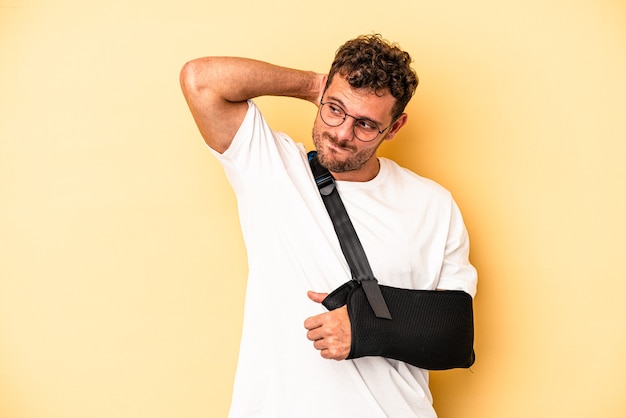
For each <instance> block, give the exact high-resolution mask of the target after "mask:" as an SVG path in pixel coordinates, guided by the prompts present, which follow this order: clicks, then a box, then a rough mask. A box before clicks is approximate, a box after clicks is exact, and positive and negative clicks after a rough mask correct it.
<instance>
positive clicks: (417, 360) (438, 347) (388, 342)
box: [308, 151, 475, 370]
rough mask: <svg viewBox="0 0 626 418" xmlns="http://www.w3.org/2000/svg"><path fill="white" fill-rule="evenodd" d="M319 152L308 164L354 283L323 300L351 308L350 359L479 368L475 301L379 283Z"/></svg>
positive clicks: (311, 154) (331, 306) (464, 296)
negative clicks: (374, 358) (367, 357)
mask: <svg viewBox="0 0 626 418" xmlns="http://www.w3.org/2000/svg"><path fill="white" fill-rule="evenodd" d="M316 155H317V154H316V152H315V151H311V152H309V154H308V156H309V164H310V166H311V171H312V172H313V177H314V178H315V182H316V184H317V187H318V189H319V191H320V194H321V196H322V201H323V202H324V206H325V207H326V210H327V211H328V214H329V215H330V218H331V220H332V223H333V227H334V228H335V232H336V233H337V237H338V238H339V244H340V246H341V250H342V252H343V254H344V256H345V257H346V260H347V262H348V265H349V267H350V271H351V275H352V279H351V280H349V281H348V282H346V283H344V284H343V285H341V286H340V287H338V288H337V289H335V290H334V291H333V292H331V293H330V294H329V295H328V296H327V297H326V299H324V301H323V302H322V303H323V305H324V306H325V307H326V308H327V309H329V310H334V309H337V308H339V307H341V306H343V305H347V309H348V316H349V318H350V327H351V332H352V343H351V348H350V354H349V355H348V359H354V358H359V357H365V356H380V357H386V358H391V359H395V360H400V361H403V362H406V363H409V364H412V365H414V366H416V367H420V368H422V369H428V370H446V369H453V368H468V367H470V366H471V365H472V364H474V360H475V355H474V314H473V309H472V297H471V296H470V295H469V294H468V293H466V292H463V291H461V290H443V291H439V290H413V289H400V288H396V287H390V286H384V285H379V284H378V281H377V280H376V278H375V277H374V275H373V273H372V270H371V268H370V265H369V262H368V261H367V257H366V255H365V252H364V250H363V247H362V246H361V242H360V240H359V237H358V236H357V234H356V231H355V230H354V226H353V225H352V222H351V221H350V218H349V217H348V213H347V212H346V209H345V207H344V205H343V202H342V201H341V197H340V196H339V192H338V191H337V188H336V186H335V180H334V178H333V177H332V175H331V174H330V172H329V171H328V170H327V169H325V168H324V167H322V165H321V164H320V163H319V161H318V160H317V157H316Z"/></svg>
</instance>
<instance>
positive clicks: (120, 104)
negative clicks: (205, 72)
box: [0, 0, 626, 418]
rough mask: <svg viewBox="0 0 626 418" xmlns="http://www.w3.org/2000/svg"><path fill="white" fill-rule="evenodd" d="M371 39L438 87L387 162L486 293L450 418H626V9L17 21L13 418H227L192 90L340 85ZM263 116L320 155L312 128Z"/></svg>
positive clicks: (67, 14)
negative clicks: (443, 207) (337, 57)
mask: <svg viewBox="0 0 626 418" xmlns="http://www.w3.org/2000/svg"><path fill="white" fill-rule="evenodd" d="M372 32H379V33H381V34H383V36H384V37H386V38H389V39H391V40H395V41H397V42H399V43H400V45H401V46H402V47H403V48H405V49H407V50H408V51H410V52H411V54H412V55H413V57H414V59H415V67H416V69H417V71H418V74H419V76H420V86H419V88H418V91H417V94H416V96H415V98H414V99H413V101H412V102H411V104H410V105H409V107H408V109H407V110H408V113H409V115H410V116H409V123H408V125H407V126H406V127H405V128H404V129H403V131H402V132H401V134H400V135H399V136H398V137H397V138H396V139H394V140H393V141H391V142H390V143H388V144H386V145H384V147H383V148H382V152H383V154H384V155H387V156H390V157H393V158H395V159H397V160H398V161H399V162H401V163H402V164H404V165H406V166H408V167H409V168H411V169H413V170H415V171H416V172H418V173H420V174H422V175H424V176H427V177H430V178H433V179H434V180H436V181H438V182H440V183H441V184H442V185H444V186H445V187H447V188H448V189H450V190H451V191H452V192H453V194H454V196H455V197H456V200H457V201H458V203H459V206H460V207H461V209H462V211H463V214H464V217H465V220H466V223H467V226H468V229H469V232H470V235H471V239H472V253H471V258H472V261H473V263H474V264H475V265H476V267H477V268H478V270H479V293H478V296H477V298H476V301H475V310H476V352H477V356H478V357H477V358H478V359H477V362H476V364H475V366H474V367H473V368H472V369H471V370H455V371H446V372H436V373H432V375H431V376H432V382H431V383H432V388H433V393H434V396H435V406H436V408H437V410H438V411H439V414H440V416H441V417H442V418H517V417H520V418H521V417H524V418H526V417H568V418H571V417H585V418H587V417H611V418H613V417H614V418H618V417H623V416H626V401H625V400H624V388H625V387H626V377H624V376H625V374H626V360H625V356H624V354H625V353H626V309H625V306H626V304H625V303H624V300H623V299H624V295H625V294H626V280H625V279H626V274H625V272H624V271H625V268H624V266H625V263H624V259H625V258H626V244H625V242H626V239H625V237H626V221H625V220H624V217H625V215H626V164H625V160H626V158H625V157H626V145H625V144H626V76H625V75H626V4H625V3H624V2H623V1H621V0H619V1H618V0H577V1H565V0H557V1H544V0H541V1H540V0H526V1H518V0H515V1H501V0H499V1H496V0H476V1H473V2H464V1H421V0H398V1H395V2H382V3H381V2H375V1H371V0H365V1H362V2H357V3H355V2H337V1H327V0H321V1H318V2H295V1H287V0H275V1H272V2H262V1H255V0H241V1H237V0H235V1H232V2H219V3H218V2H213V1H206V0H204V1H201V0H176V1H174V0H152V1H148V0H106V1H105V0H97V1H79V0H0V417H2V418H87V417H88V418H113V417H115V418H142V417H146V418H160V417H163V418H179V417H185V418H194V417H198V418H199V417H224V416H225V415H226V413H227V410H228V406H229V402H230V392H231V386H232V382H233V373H234V368H235V364H236V357H237V349H238V342H239V332H240V326H241V318H242V304H243V297H244V286H245V277H246V263H245V250H244V248H243V245H242V240H241V236H240V231H239V224H238V218H237V215H236V208H235V201H234V196H233V194H232V192H231V190H230V188H229V186H228V184H227V182H226V179H225V177H224V175H223V172H222V170H221V167H220V166H219V165H218V164H217V163H216V161H215V160H214V159H213V157H212V156H211V155H210V154H209V152H208V151H207V150H206V148H205V146H204V144H203V143H202V140H201V138H200V135H199V134H198V132H197V130H196V128H195V126H194V124H193V121H192V118H191V116H190V114H189V112H188V109H187V107H186V105H185V103H184V100H183V97H182V94H181V93H180V89H179V85H178V74H179V70H180V68H181V66H182V65H183V64H184V62H186V61H187V60H189V59H192V58H195V57H199V56H203V55H243V56H248V57H253V58H258V59H263V60H267V61H272V62H275V63H277V64H281V65H286V66H292V67H298V68H305V69H311V70H315V71H320V72H322V71H326V70H327V68H328V65H329V64H330V61H331V60H332V56H333V53H334V51H335V49H336V48H337V47H338V46H339V45H340V44H341V43H342V42H343V41H345V40H346V39H348V38H351V37H353V36H356V35H358V34H360V33H372ZM258 103H259V104H260V106H261V107H262V109H263V111H264V112H265V113H266V115H267V118H268V119H269V120H270V122H271V123H273V124H274V125H275V127H276V128H277V129H280V130H283V131H287V132H289V133H290V134H292V136H294V137H296V138H299V139H301V140H302V141H303V142H305V143H306V144H307V145H309V146H310V142H309V138H310V128H311V123H312V120H313V118H314V116H315V108H314V107H313V106H311V105H310V104H308V103H301V102H297V101H295V100H292V99H284V98H282V99H277V98H263V99H260V100H259V101H258ZM303 320H304V318H303ZM301 337H302V338H305V336H304V332H303V335H302V336H301ZM294 338H298V336H294ZM305 407H306V408H320V411H323V410H324V404H323V399H321V400H320V404H319V405H306V406H305ZM320 416H324V414H323V413H321V412H320ZM294 418H297V417H294ZM394 418H395V417H394ZM399 418H401V417H399Z"/></svg>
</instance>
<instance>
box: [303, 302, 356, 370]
mask: <svg viewBox="0 0 626 418" xmlns="http://www.w3.org/2000/svg"><path fill="white" fill-rule="evenodd" d="M327 295H328V293H317V292H308V293H307V296H308V297H309V299H311V300H312V301H313V302H317V303H322V301H323V300H324V298H326V296H327ZM304 327H305V328H306V329H307V330H308V332H307V334H306V337H307V338H308V339H309V340H310V341H313V347H315V349H317V350H319V351H320V355H321V356H322V357H323V358H325V359H331V360H345V359H346V358H347V357H348V354H350V346H351V344H352V331H351V329H350V318H349V317H348V308H347V307H346V306H342V307H341V308H337V309H335V310H333V311H330V312H324V313H322V314H319V315H315V316H312V317H310V318H307V320H306V321H304Z"/></svg>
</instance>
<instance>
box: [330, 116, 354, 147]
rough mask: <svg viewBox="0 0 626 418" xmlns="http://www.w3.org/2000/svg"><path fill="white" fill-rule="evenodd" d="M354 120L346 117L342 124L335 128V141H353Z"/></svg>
mask: <svg viewBox="0 0 626 418" xmlns="http://www.w3.org/2000/svg"><path fill="white" fill-rule="evenodd" d="M355 122H356V119H355V118H354V117H352V116H350V115H346V118H345V119H344V121H343V123H342V124H341V125H339V126H336V127H335V132H336V134H337V139H339V140H350V141H351V140H353V139H354V123H355Z"/></svg>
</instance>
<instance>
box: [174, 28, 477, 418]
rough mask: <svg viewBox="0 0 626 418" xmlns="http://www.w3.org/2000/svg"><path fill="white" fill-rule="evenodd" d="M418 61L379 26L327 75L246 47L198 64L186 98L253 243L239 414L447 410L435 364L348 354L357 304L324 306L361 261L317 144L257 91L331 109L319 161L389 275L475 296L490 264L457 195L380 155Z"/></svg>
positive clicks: (322, 129)
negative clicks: (343, 232) (477, 248)
mask: <svg viewBox="0 0 626 418" xmlns="http://www.w3.org/2000/svg"><path fill="white" fill-rule="evenodd" d="M410 62H411V58H410V56H409V54H407V53H406V52H404V51H402V50H401V49H400V48H399V47H398V46H396V45H393V44H390V43H388V42H387V41H385V40H383V39H382V38H381V37H380V36H379V35H372V36H361V37H358V38H356V39H354V40H351V41H348V42H347V43H345V44H344V45H343V46H342V47H341V48H340V49H339V50H338V51H337V54H336V57H335V60H334V62H333V65H332V66H331V69H330V72H329V74H328V75H327V76H326V75H323V74H317V73H314V72H307V71H300V70H295V69H289V68H283V67H278V66H275V65H272V64H269V63H265V62H260V61H255V60H250V59H245V58H232V57H208V58H201V59H197V60H194V61H191V62H189V63H187V64H186V65H185V66H184V68H183V70H182V72H181V85H182V89H183V92H184V95H185V98H186V100H187V102H188V104H189V107H190V109H191V112H192V114H193V117H194V119H195V121H196V124H197V125H198V127H199V129H200V132H201V134H202V136H203V138H204V140H205V141H206V143H207V144H208V145H209V147H210V148H211V150H212V152H213V154H214V155H215V156H216V157H217V158H218V160H219V161H220V162H221V163H222V165H223V166H224V169H225V172H226V175H227V177H228V179H229V181H230V183H231V185H232V187H233V189H234V190H235V193H236V195H237V199H238V206H239V216H240V221H241V226H242V231H243V235H244V240H245V244H246V248H247V251H248V265H249V276H248V284H247V293H246V302H245V312H244V324H243V334H242V340H241V347H240V353H239V362H238V367H237V374H236V379H235V387H234V392H233V399H232V405H231V411H230V416H231V417H247V418H248V417H287V418H303V417H325V418H347V417H355V418H367V417H385V416H387V417H434V416H436V414H435V411H434V409H433V407H432V398H431V394H430V391H429V389H428V371H426V370H423V369H420V368H417V367H415V366H412V365H410V364H408V363H405V362H403V361H399V360H393V359H390V358H385V357H383V356H367V357H361V358H357V359H347V358H348V356H349V353H350V349H351V344H352V331H351V323H350V317H349V315H348V311H347V309H346V307H345V306H343V307H341V308H338V309H335V310H332V311H327V310H326V309H324V308H323V306H322V305H321V302H322V301H323V300H324V298H325V297H326V295H327V293H328V292H330V291H332V290H333V289H335V288H337V287H338V286H340V285H341V284H343V283H344V282H346V281H348V280H350V278H351V273H350V269H349V267H348V265H347V263H346V259H345V257H344V256H343V253H342V251H341V248H340V245H339V242H338V239H337V235H336V233H335V230H334V229H333V225H332V223H331V220H330V218H329V216H328V213H327V211H326V209H325V207H324V205H323V203H322V200H321V197H320V194H319V191H318V189H317V186H316V183H315V181H314V179H313V176H312V174H311V171H310V167H309V163H308V160H307V154H306V151H305V149H304V147H303V146H302V145H301V144H297V143H296V142H294V141H293V140H292V139H291V138H290V137H288V136H287V135H286V134H283V133H279V132H277V131H273V130H272V129H270V127H269V126H268V125H267V123H266V121H265V119H264V118H263V116H262V115H261V113H260V111H259V109H258V108H257V107H256V106H255V104H254V103H253V102H252V101H251V99H253V98H255V97H258V96H264V95H273V96H287V97H293V98H298V99H303V100H307V101H310V102H312V103H313V104H314V105H316V106H317V107H318V113H317V116H316V118H315V122H314V124H313V140H314V143H315V147H316V149H317V152H318V159H319V161H320V163H321V164H322V165H323V166H325V167H326V168H328V170H329V171H330V172H331V174H332V175H333V177H334V178H335V180H336V187H337V190H338V191H339V194H340V195H341V198H342V200H343V202H344V205H345V206H346V209H347V211H348V213H349V215H350V217H351V220H352V223H353V224H354V226H355V229H356V231H357V233H358V235H359V238H360V240H361V242H362V244H363V247H364V249H365V252H366V254H367V257H368V259H369V263H370V264H371V267H372V270H373V272H374V274H375V276H376V278H377V279H378V281H379V283H380V284H384V285H390V286H394V287H399V288H404V289H424V290H432V291H435V290H436V289H444V290H445V289H449V290H462V291H464V292H466V293H468V294H470V295H472V296H473V295H474V294H475V291H476V271H475V269H474V268H473V267H472V266H471V265H470V263H469V261H468V253H469V243H468V238H467V233H466V229H465V226H464V224H463V221H462V218H461V215H460V213H459V210H458V208H457V206H456V204H455V203H454V201H453V199H452V197H451V196H450V194H449V193H448V192H447V191H446V190H444V189H443V188H442V187H440V186H439V185H437V184H435V183H434V182H432V181H430V180H427V179H424V178H422V177H419V176H417V175H416V174H414V173H412V172H410V171H408V170H406V169H404V168H401V167H399V166H398V165H397V164H395V163H394V162H392V161H391V160H388V159H385V158H379V157H377V150H378V147H379V146H380V145H381V143H382V142H383V141H386V140H391V139H393V138H394V137H395V136H396V135H397V133H398V132H399V131H400V129H401V128H402V127H403V126H404V125H405V124H406V123H407V120H408V116H407V114H406V113H404V108H405V106H406V104H407V103H408V102H409V100H410V98H411V97H412V95H413V92H414V90H415V88H416V86H417V76H416V75H415V72H414V71H413V70H412V69H411V67H410ZM303 322H304V327H305V328H306V330H303V328H302V324H303ZM305 331H306V335H305ZM333 360H334V361H333Z"/></svg>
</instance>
